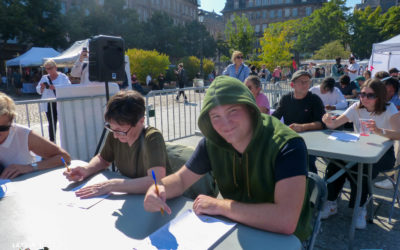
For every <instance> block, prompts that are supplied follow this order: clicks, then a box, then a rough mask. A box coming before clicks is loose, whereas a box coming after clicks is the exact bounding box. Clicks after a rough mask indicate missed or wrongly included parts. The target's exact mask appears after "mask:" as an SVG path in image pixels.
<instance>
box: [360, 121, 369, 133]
mask: <svg viewBox="0 0 400 250" xmlns="http://www.w3.org/2000/svg"><path fill="white" fill-rule="evenodd" d="M359 120H360V135H361V136H369V134H371V131H370V130H369V128H368V127H367V124H368V123H369V122H370V120H371V119H361V118H360V119H359Z"/></svg>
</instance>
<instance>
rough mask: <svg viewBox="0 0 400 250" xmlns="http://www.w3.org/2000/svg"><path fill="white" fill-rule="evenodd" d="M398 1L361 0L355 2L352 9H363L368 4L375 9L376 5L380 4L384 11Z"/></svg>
mask: <svg viewBox="0 0 400 250" xmlns="http://www.w3.org/2000/svg"><path fill="white" fill-rule="evenodd" d="M399 2H400V1H399V0H362V1H361V3H360V4H356V6H355V7H354V9H355V10H364V9H365V8H367V7H368V6H370V7H371V8H372V9H376V8H377V7H378V6H381V8H382V12H383V13H385V12H386V11H387V10H388V9H390V8H391V7H393V6H399V4H400V3H399Z"/></svg>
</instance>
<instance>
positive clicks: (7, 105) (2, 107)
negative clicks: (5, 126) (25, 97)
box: [0, 92, 17, 121]
mask: <svg viewBox="0 0 400 250" xmlns="http://www.w3.org/2000/svg"><path fill="white" fill-rule="evenodd" d="M3 115H7V116H8V118H9V119H10V121H12V120H14V118H15V116H16V115H17V113H16V112H15V103H14V101H13V99H11V98H10V97H9V96H8V95H6V94H4V93H2V92H0V116H3Z"/></svg>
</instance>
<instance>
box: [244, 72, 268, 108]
mask: <svg viewBox="0 0 400 250" xmlns="http://www.w3.org/2000/svg"><path fill="white" fill-rule="evenodd" d="M244 84H246V86H247V87H248V88H249V89H250V91H251V93H252V94H253V96H254V98H255V99H256V103H257V106H258V108H259V109H260V111H261V113H264V114H268V115H269V100H268V97H267V96H266V95H264V94H263V93H261V81H260V78H259V77H258V76H255V75H251V76H249V77H247V78H246V80H245V81H244Z"/></svg>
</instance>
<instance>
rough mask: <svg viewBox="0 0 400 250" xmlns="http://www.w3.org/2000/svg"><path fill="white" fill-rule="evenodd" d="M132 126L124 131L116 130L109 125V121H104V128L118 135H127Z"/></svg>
mask: <svg viewBox="0 0 400 250" xmlns="http://www.w3.org/2000/svg"><path fill="white" fill-rule="evenodd" d="M132 127H133V126H131V127H130V128H129V129H128V130H127V131H126V132H124V131H118V130H114V129H112V128H111V126H110V123H108V122H105V123H104V128H105V129H107V130H108V131H110V132H112V133H114V134H116V135H119V136H127V135H128V133H129V131H130V130H131V128H132Z"/></svg>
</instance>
